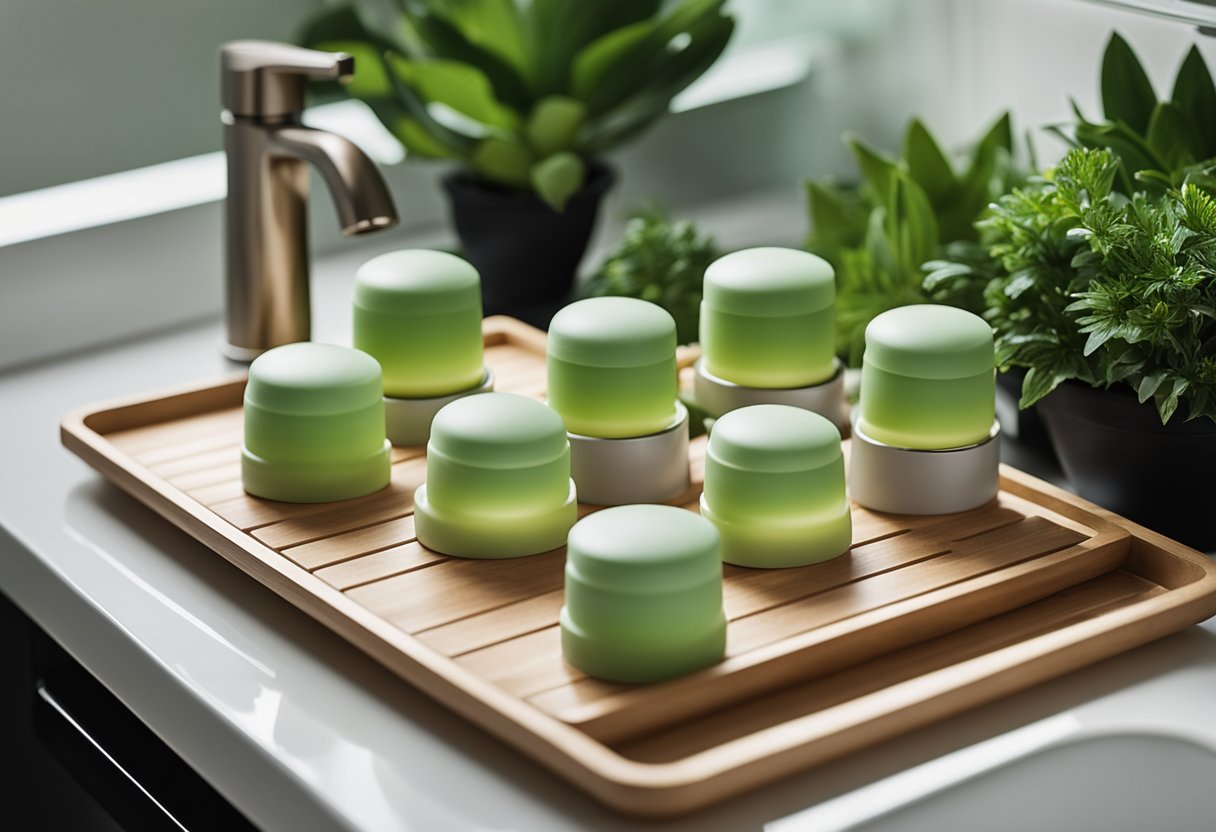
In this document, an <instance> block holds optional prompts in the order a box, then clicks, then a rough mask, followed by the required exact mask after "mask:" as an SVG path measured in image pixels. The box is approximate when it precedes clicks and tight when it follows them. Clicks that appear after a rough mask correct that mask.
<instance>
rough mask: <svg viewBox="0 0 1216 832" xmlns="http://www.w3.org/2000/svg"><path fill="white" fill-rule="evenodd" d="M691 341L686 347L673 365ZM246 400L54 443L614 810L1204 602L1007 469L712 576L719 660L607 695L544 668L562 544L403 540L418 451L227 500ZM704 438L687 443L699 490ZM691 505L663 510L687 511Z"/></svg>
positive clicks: (526, 353) (189, 404)
mask: <svg viewBox="0 0 1216 832" xmlns="http://www.w3.org/2000/svg"><path fill="white" fill-rule="evenodd" d="M544 337H545V336H544V334H543V333H541V332H539V331H537V330H534V329H532V328H530V327H526V326H524V325H522V324H520V323H518V322H515V321H511V320H509V319H501V318H498V319H488V320H487V321H486V326H485V343H486V360H487V363H489V364H490V366H491V367H493V369H494V372H495V376H496V379H497V389H499V390H511V391H515V392H521V393H524V394H526V395H531V396H537V397H542V396H543V395H544V388H545V378H544V348H545V342H544ZM695 355H696V354H695V351H694V350H688V349H682V350H681V352H680V355H679V364H680V366H681V367H687V366H688V365H689V364H690V363H691V362H692V361H693V360H694V359H695ZM243 389H244V382H243V379H231V380H226V381H223V382H221V383H218V384H215V385H209V386H205V387H201V388H193V389H185V390H177V391H170V392H168V393H165V394H160V395H156V396H153V397H142V398H139V399H133V400H127V401H121V402H115V403H110V404H105V405H99V406H95V407H90V408H87V409H85V410H82V411H80V412H78V413H76V414H72V415H70V416H69V417H67V418H66V419H65V420H64V423H63V425H62V430H61V435H62V438H63V441H64V444H65V445H66V446H67V447H68V448H69V449H71V450H72V451H73V452H75V453H77V454H79V455H80V456H81V457H82V458H84V459H85V460H86V461H88V462H89V463H90V464H91V465H93V466H94V467H96V468H97V469H98V470H99V471H100V472H101V473H102V474H103V475H104V476H106V477H108V478H110V479H111V480H113V481H114V482H115V483H117V484H118V485H119V486H120V487H122V488H124V489H126V490H127V491H129V492H130V493H131V494H133V495H134V496H136V497H137V498H138V499H140V500H142V501H143V502H145V503H146V504H148V505H149V506H151V507H152V508H153V509H154V510H156V511H157V512H159V513H161V514H162V515H163V516H165V517H167V518H168V519H169V520H171V521H172V522H174V523H175V524H177V525H178V526H179V527H180V528H182V529H184V530H185V531H187V532H188V533H190V534H192V535H194V536H195V537H197V538H198V539H200V540H201V541H203V542H204V543H205V544H206V545H208V546H210V547H211V548H212V549H214V550H215V551H216V552H217V553H218V554H219V555H220V556H222V557H224V558H226V559H227V560H229V561H230V562H232V563H233V564H235V565H236V566H238V567H239V568H241V569H243V570H245V571H246V572H248V573H249V574H251V575H252V576H254V577H255V578H256V579H257V580H259V581H261V582H263V583H264V584H265V585H266V586H268V587H269V588H271V589H272V590H273V591H275V592H276V593H278V594H280V595H282V596H283V597H285V598H287V599H288V600H290V601H291V602H293V603H294V604H296V605H297V606H298V607H299V608H300V609H302V610H304V611H305V612H307V613H308V614H310V615H312V616H314V617H315V618H317V619H318V620H320V621H322V622H323V623H324V624H325V625H326V626H328V627H330V628H332V629H333V630H335V631H336V632H338V633H339V634H341V635H342V636H343V637H345V638H346V639H348V640H349V641H350V642H351V643H352V644H353V645H355V646H357V647H358V648H360V649H362V650H364V651H366V652H367V653H369V654H370V655H372V656H373V657H374V658H376V659H377V660H378V661H380V662H382V663H383V664H384V665H385V666H387V667H389V668H390V669H391V670H393V671H394V672H396V673H398V674H399V675H400V676H402V678H404V679H406V680H408V681H409V682H410V683H412V684H414V685H416V686H417V687H418V688H420V689H421V690H423V691H425V692H426V693H428V694H429V695H431V696H434V697H435V698H437V699H439V700H440V701H442V702H444V703H445V704H447V705H448V706H449V707H452V708H453V709H455V710H457V711H458V712H459V713H461V714H463V715H465V716H466V717H468V718H469V719H472V720H474V721H475V722H477V723H478V724H479V725H481V726H483V727H484V728H485V729H486V730H488V731H490V732H492V733H494V734H495V735H497V736H499V737H500V738H502V739H503V740H505V741H506V742H508V743H511V744H512V745H514V746H515V747H517V748H519V749H520V750H521V751H522V752H523V753H525V754H528V755H529V756H531V757H533V758H534V759H537V760H538V761H540V762H541V763H543V764H544V765H547V766H548V767H550V768H551V769H552V770H553V771H555V772H557V773H558V774H559V775H561V776H563V777H565V778H567V779H568V780H570V782H572V783H573V784H575V785H576V786H578V787H580V788H582V789H584V790H586V791H588V792H590V793H591V794H593V795H595V796H596V797H598V798H599V799H601V800H603V801H605V802H606V803H608V804H610V805H613V806H615V807H617V808H619V809H621V810H622V811H626V812H630V813H633V814H639V815H648V816H660V815H672V814H677V813H680V812H685V811H689V810H692V809H695V808H699V807H702V806H705V805H708V804H710V803H713V802H715V801H718V800H722V799H725V798H726V797H729V796H730V795H733V794H737V793H739V792H742V791H745V790H747V789H750V788H753V787H755V786H758V785H761V784H763V783H766V782H770V781H772V780H774V779H777V778H779V777H782V776H785V775H788V774H789V773H791V772H793V771H796V770H798V769H799V768H804V767H806V766H809V765H814V764H816V763H821V762H823V761H825V760H829V759H832V758H833V757H835V756H838V755H840V754H843V753H847V752H848V751H851V750H854V749H857V748H860V747H863V746H865V745H869V744H872V743H875V742H879V741H881V740H882V739H885V738H887V737H891V736H894V735H896V734H898V733H901V732H904V731H908V730H911V729H913V728H916V727H918V726H921V725H924V724H927V723H929V722H931V721H933V720H936V719H940V718H942V717H945V716H948V715H950V714H953V713H957V712H959V711H961V710H963V709H965V708H969V707H973V706H975V705H978V704H980V703H983V702H987V701H991V700H992V699H994V698H996V697H998V696H1001V695H1005V694H1007V693H1010V692H1012V691H1015V690H1018V689H1021V688H1023V687H1026V686H1028V685H1030V684H1033V683H1035V682H1036V681H1039V680H1043V679H1047V678H1051V677H1052V676H1057V675H1059V674H1061V673H1065V672H1067V671H1068V670H1070V669H1073V668H1076V667H1080V666H1082V665H1085V664H1088V663H1091V662H1094V661H1097V660H1099V659H1101V658H1103V657H1105V656H1109V655H1113V654H1114V653H1117V652H1119V651H1122V650H1126V649H1129V648H1130V647H1133V646H1135V645H1138V644H1142V643H1144V642H1146V641H1149V640H1151V639H1153V638H1157V637H1160V636H1162V635H1165V634H1166V633H1169V632H1173V631H1175V630H1178V629H1181V628H1182V627H1184V626H1186V625H1188V624H1190V623H1193V622H1195V621H1199V620H1202V619H1203V618H1206V617H1208V616H1209V615H1211V614H1212V613H1213V612H1216V566H1214V565H1213V564H1212V563H1211V562H1210V561H1208V560H1207V559H1206V558H1204V557H1202V556H1201V555H1198V554H1197V553H1195V552H1193V551H1191V550H1189V549H1187V548H1185V547H1183V546H1180V545H1179V544H1177V543H1174V542H1172V541H1169V540H1166V539H1165V538H1163V537H1161V536H1160V535H1157V534H1155V533H1153V532H1150V531H1148V530H1146V529H1143V528H1141V527H1139V526H1136V525H1135V524H1132V523H1130V522H1128V521H1126V520H1124V519H1122V518H1119V517H1116V516H1114V515H1112V514H1111V513H1110V512H1107V511H1105V510H1103V509H1100V508H1097V507H1096V506H1093V505H1091V504H1089V503H1086V502H1084V501H1082V500H1079V499H1078V498H1076V497H1073V496H1071V495H1068V494H1066V493H1064V492H1062V491H1060V490H1059V489H1055V488H1053V487H1051V486H1048V485H1046V484H1044V483H1041V482H1039V481H1037V480H1034V479H1033V478H1030V477H1028V476H1026V475H1024V474H1021V473H1020V472H1017V471H1013V470H1011V469H1003V470H1002V481H1001V493H1000V495H999V497H998V498H997V500H995V501H994V502H992V503H990V504H989V505H987V506H982V507H980V508H978V509H975V510H972V511H969V512H965V513H961V514H957V515H949V516H942V517H907V516H897V515H885V514H878V513H875V512H869V511H866V510H864V509H861V508H857V507H854V515H853V519H854V545H853V547H852V549H851V550H850V552H849V553H848V554H846V555H845V556H843V557H841V558H838V559H836V560H833V561H829V562H828V563H825V564H820V565H816V566H810V567H802V568H798V569H787V570H752V569H742V568H739V567H734V566H727V567H725V568H724V571H723V575H724V598H725V606H726V610H727V613H728V618H729V621H730V623H729V628H728V655H727V657H726V659H725V660H724V661H722V662H720V663H718V664H717V665H715V666H714V667H712V668H708V669H706V670H704V671H701V672H699V673H695V674H690V675H688V676H685V677H682V678H679V679H674V680H671V681H669V682H664V683H660V684H655V685H645V686H628V685H614V684H609V683H604V682H600V681H598V680H595V679H590V678H587V677H585V676H583V675H582V674H581V673H579V672H578V671H577V670H575V669H574V668H572V667H570V666H569V665H567V664H566V663H565V662H564V660H563V659H562V657H561V650H560V633H559V629H558V627H557V619H558V613H559V611H560V609H561V604H562V598H563V593H562V583H563V564H564V560H565V555H564V551H563V550H556V551H554V552H550V553H546V554H543V555H538V556H533V557H528V558H521V559H517V560H509V561H477V560H462V559H459V558H450V557H446V556H444V555H440V554H437V553H435V552H431V551H429V550H428V549H426V548H425V547H424V546H423V545H422V544H421V543H420V542H418V541H417V540H416V538H415V534H414V528H413V517H412V499H413V493H414V490H415V489H416V488H417V486H418V485H419V484H420V483H421V482H422V481H423V478H424V477H425V459H424V458H423V456H422V452H423V449H421V448H396V449H394V452H393V459H394V465H393V478H392V484H391V485H390V486H389V487H388V488H387V489H385V490H383V491H381V492H378V493H377V494H372V495H368V496H366V497H362V498H359V499H356V500H348V501H345V502H343V503H334V504H327V505H301V504H292V503H276V502H273V501H268V500H260V499H257V498H254V497H251V496H249V495H248V494H246V493H245V492H244V491H243V489H241V487H240V479H239V475H240V472H239V448H240V442H241V397H242V394H243ZM704 448H705V445H704V439H700V440H695V441H694V442H693V443H692V444H691V445H690V448H689V453H690V461H691V468H692V471H693V476H694V480H695V481H696V483H697V487H699V483H700V479H701V477H702V475H703V460H704ZM846 453H847V443H846ZM695 497H696V490H695V488H694V490H693V491H692V492H690V494H688V495H685V497H683V498H682V499H681V500H680V501H678V502H679V504H681V505H683V506H684V507H685V508H688V509H689V510H693V511H695V510H697V504H696V502H695ZM593 510H594V509H593V508H592V507H587V506H580V515H585V514H586V513H588V512H590V511H593Z"/></svg>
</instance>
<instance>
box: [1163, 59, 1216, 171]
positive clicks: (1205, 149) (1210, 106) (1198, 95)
mask: <svg viewBox="0 0 1216 832" xmlns="http://www.w3.org/2000/svg"><path fill="white" fill-rule="evenodd" d="M1171 99H1172V100H1173V102H1174V103H1175V104H1176V105H1178V108H1179V109H1180V110H1182V112H1184V113H1185V114H1186V115H1187V116H1189V117H1190V119H1191V121H1192V122H1193V123H1194V125H1195V127H1196V130H1197V132H1198V134H1199V136H1200V137H1201V139H1202V140H1203V141H1202V145H1201V146H1200V147H1199V148H1197V149H1195V158H1197V159H1207V158H1210V157H1212V156H1216V83H1213V81H1212V74H1211V73H1210V72H1209V71H1208V66H1207V64H1206V63H1204V60H1203V55H1202V54H1200V52H1199V47H1198V46H1191V50H1190V51H1189V52H1187V54H1186V58H1185V59H1184V60H1183V62H1182V66H1181V67H1180V68H1179V69H1178V76H1177V77H1176V78H1175V79H1174V92H1173V95H1172V96H1171Z"/></svg>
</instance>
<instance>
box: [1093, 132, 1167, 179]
mask: <svg viewBox="0 0 1216 832" xmlns="http://www.w3.org/2000/svg"><path fill="white" fill-rule="evenodd" d="M1076 135H1077V140H1078V141H1079V142H1081V144H1083V145H1084V146H1085V147H1090V148H1107V149H1109V150H1110V151H1111V152H1112V153H1114V154H1115V155H1116V156H1117V157H1118V158H1119V161H1120V162H1121V163H1122V164H1121V170H1120V175H1121V179H1122V182H1123V185H1122V191H1123V193H1124V194H1126V195H1130V194H1132V193H1134V192H1135V191H1136V188H1135V187H1134V184H1133V183H1134V181H1135V180H1134V179H1133V177H1134V176H1135V174H1137V173H1138V172H1140V171H1142V170H1160V171H1164V170H1166V169H1167V168H1168V166H1167V165H1166V163H1165V161H1164V160H1163V159H1161V158H1160V157H1159V156H1158V155H1157V154H1156V152H1154V151H1153V149H1152V148H1151V147H1149V145H1148V143H1147V142H1145V140H1144V139H1142V138H1140V136H1137V135H1136V134H1135V133H1133V132H1132V131H1131V130H1130V129H1129V128H1128V127H1127V126H1126V125H1123V124H1088V123H1081V124H1078V125H1077V126H1076Z"/></svg>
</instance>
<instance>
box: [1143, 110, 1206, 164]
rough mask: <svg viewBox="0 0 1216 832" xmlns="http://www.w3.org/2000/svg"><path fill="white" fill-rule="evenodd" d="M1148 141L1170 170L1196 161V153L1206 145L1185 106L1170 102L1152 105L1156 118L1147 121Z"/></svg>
mask: <svg viewBox="0 0 1216 832" xmlns="http://www.w3.org/2000/svg"><path fill="white" fill-rule="evenodd" d="M1148 144H1149V147H1151V148H1152V149H1153V152H1154V153H1156V154H1157V155H1158V156H1159V157H1161V159H1162V161H1164V162H1165V164H1166V166H1167V168H1166V169H1167V170H1169V171H1175V170H1178V169H1179V168H1183V167H1185V166H1187V165H1191V164H1194V162H1195V159H1196V158H1197V156H1196V154H1197V153H1199V152H1201V151H1200V150H1199V148H1201V147H1202V146H1203V142H1202V141H1201V140H1200V137H1199V134H1198V132H1197V131H1196V130H1195V125H1194V124H1193V123H1192V122H1191V119H1190V118H1188V117H1187V115H1186V114H1185V113H1183V112H1182V108H1180V107H1179V106H1178V105H1176V104H1171V103H1170V102H1168V101H1162V102H1160V103H1159V104H1157V106H1156V107H1155V108H1153V117H1152V119H1150V120H1149V124H1148Z"/></svg>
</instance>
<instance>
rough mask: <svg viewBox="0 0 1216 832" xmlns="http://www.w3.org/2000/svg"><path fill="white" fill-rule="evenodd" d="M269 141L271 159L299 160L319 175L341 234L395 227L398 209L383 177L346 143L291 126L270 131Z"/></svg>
mask: <svg viewBox="0 0 1216 832" xmlns="http://www.w3.org/2000/svg"><path fill="white" fill-rule="evenodd" d="M269 139H270V141H269V147H268V150H269V151H270V153H271V154H272V155H282V156H291V157H294V158H297V159H302V160H304V161H306V162H308V163H310V164H311V165H313V166H314V167H316V168H317V170H318V171H320V173H321V177H322V179H324V180H325V184H326V185H327V186H328V188H329V192H330V195H331V196H332V197H333V201H334V208H335V209H336V210H337V212H338V222H339V223H340V224H341V227H342V233H343V234H345V235H348V236H349V235H355V234H365V233H367V232H369V231H377V230H379V229H381V228H388V227H389V226H392V225H396V224H397V209H396V207H395V206H394V205H393V198H392V196H391V195H390V194H389V190H388V186H387V185H386V184H385V182H384V177H383V176H382V175H381V174H380V170H379V169H378V168H377V167H376V165H375V163H374V162H372V160H371V159H369V158H368V157H367V154H365V153H364V152H363V151H362V150H360V149H359V148H358V147H357V146H356V145H355V144H354V143H353V142H351V141H350V140H349V139H346V138H344V137H342V136H338V135H335V134H334V133H327V132H325V131H324V130H315V129H313V128H311V127H302V126H299V125H294V124H293V125H285V126H282V127H278V128H273V129H272V131H271V133H270V137H269Z"/></svg>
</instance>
